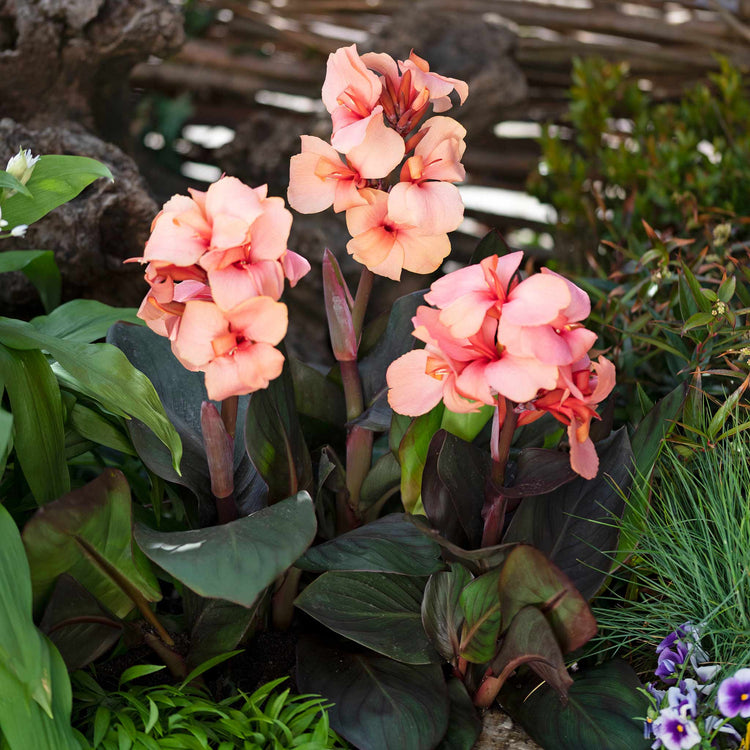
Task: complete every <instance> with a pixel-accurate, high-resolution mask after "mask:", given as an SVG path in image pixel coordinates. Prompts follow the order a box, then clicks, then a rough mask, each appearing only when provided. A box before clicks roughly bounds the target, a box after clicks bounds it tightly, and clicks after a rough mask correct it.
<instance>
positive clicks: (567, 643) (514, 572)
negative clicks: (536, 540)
mask: <svg viewBox="0 0 750 750" xmlns="http://www.w3.org/2000/svg"><path fill="white" fill-rule="evenodd" d="M499 589H500V609H501V612H502V620H503V628H504V629H506V628H508V626H509V625H510V623H511V622H512V621H513V618H514V617H515V616H516V615H517V614H518V613H519V612H520V611H521V610H522V609H523V608H524V607H526V606H527V605H533V606H535V607H537V608H538V609H541V610H542V612H543V613H544V616H545V617H546V618H547V621H548V622H549V624H550V625H551V626H552V629H553V630H554V631H555V637H556V638H557V641H558V643H559V644H560V648H561V649H562V651H563V653H565V654H567V653H570V652H571V651H575V650H576V649H577V648H580V647H581V646H583V645H584V644H585V643H587V642H588V641H589V640H590V639H591V638H592V637H593V636H594V634H595V633H596V620H595V619H594V616H593V615H592V614H591V610H590V609H589V607H588V604H586V600H585V599H584V598H583V597H582V596H581V594H580V593H579V592H578V591H577V590H576V588H575V586H574V585H573V584H572V582H571V581H570V580H569V579H568V577H567V576H566V575H565V574H564V573H563V572H562V571H561V570H560V569H559V568H557V567H556V566H555V565H554V564H553V563H551V562H550V561H549V560H548V559H547V558H546V557H545V555H544V554H543V553H542V552H540V551H539V550H537V549H534V547H529V546H528V545H525V544H521V545H519V546H517V547H515V548H514V549H513V550H512V551H511V552H510V554H509V555H508V558H507V560H506V561H505V565H503V567H502V571H501V574H500V582H499Z"/></svg>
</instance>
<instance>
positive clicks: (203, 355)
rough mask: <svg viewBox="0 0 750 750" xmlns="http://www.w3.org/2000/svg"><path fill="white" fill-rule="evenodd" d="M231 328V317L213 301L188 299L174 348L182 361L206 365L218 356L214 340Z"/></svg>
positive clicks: (194, 364)
mask: <svg viewBox="0 0 750 750" xmlns="http://www.w3.org/2000/svg"><path fill="white" fill-rule="evenodd" d="M228 331H229V321H228V320H227V319H226V318H225V317H224V314H223V313H222V312H221V310H219V308H218V307H217V306H216V305H215V304H213V302H204V301H201V300H195V301H190V302H187V303H186V304H185V312H184V313H183V315H182V320H181V322H180V328H179V331H178V333H177V338H176V339H175V340H174V341H173V342H172V351H173V352H174V355H175V356H176V357H177V359H179V360H180V362H182V363H183V364H186V365H191V366H192V367H193V368H199V367H203V366H204V365H205V364H207V363H208V362H210V361H211V360H212V359H215V357H216V354H215V352H214V349H213V346H212V345H211V342H212V341H213V340H214V339H215V338H219V337H220V336H223V335H224V334H226V333H227V332H228Z"/></svg>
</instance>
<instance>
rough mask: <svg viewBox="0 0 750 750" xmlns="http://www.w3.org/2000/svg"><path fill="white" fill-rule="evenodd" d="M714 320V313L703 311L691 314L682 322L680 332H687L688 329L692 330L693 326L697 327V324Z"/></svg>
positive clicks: (706, 323)
mask: <svg viewBox="0 0 750 750" xmlns="http://www.w3.org/2000/svg"><path fill="white" fill-rule="evenodd" d="M715 320H716V316H715V315H711V313H705V312H697V313H695V315H691V316H690V317H689V318H688V319H687V320H686V321H685V322H684V324H683V326H682V333H687V332H688V331H692V330H693V328H698V327H699V326H706V325H708V324H709V323H713V322H714V321H715Z"/></svg>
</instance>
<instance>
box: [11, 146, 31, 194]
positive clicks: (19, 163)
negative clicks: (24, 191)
mask: <svg viewBox="0 0 750 750" xmlns="http://www.w3.org/2000/svg"><path fill="white" fill-rule="evenodd" d="M38 161H39V157H38V156H32V155H31V151H30V150H29V149H27V148H26V149H24V148H22V149H19V151H18V153H17V154H16V155H15V156H12V157H11V158H10V160H9V161H8V166H7V167H6V168H5V171H6V172H8V173H9V174H12V175H13V176H14V177H15V178H16V179H17V180H18V181H19V182H20V183H21V184H22V185H25V184H26V183H27V182H28V181H29V178H30V177H31V173H32V172H33V171H34V165H35V164H36V163H37V162H38Z"/></svg>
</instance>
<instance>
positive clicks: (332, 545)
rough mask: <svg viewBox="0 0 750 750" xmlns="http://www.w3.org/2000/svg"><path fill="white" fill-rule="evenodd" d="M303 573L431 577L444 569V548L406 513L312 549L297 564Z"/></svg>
mask: <svg viewBox="0 0 750 750" xmlns="http://www.w3.org/2000/svg"><path fill="white" fill-rule="evenodd" d="M296 565H297V567H298V568H302V570H313V571H324V570H351V571H371V572H381V573H401V574H403V575H409V576H427V575H430V573H435V572H436V571H438V570H443V569H444V567H445V566H444V565H443V562H442V560H441V559H440V548H439V547H438V545H437V544H435V542H433V541H432V540H430V539H428V538H427V537H426V536H425V535H424V534H423V533H422V532H420V531H419V529H417V528H416V527H415V526H414V524H412V523H411V522H410V521H409V520H408V519H407V518H406V517H405V516H404V514H403V513H392V514H390V515H388V516H384V517H383V518H379V519H378V520H377V521H373V522H372V523H368V524H366V525H365V526H360V527H359V528H357V529H354V530H352V531H349V532H347V533H346V534H342V535H341V536H338V537H336V538H335V539H333V540H331V541H330V542H326V543H325V544H319V545H317V546H315V547H311V548H310V549H309V550H308V551H307V552H306V553H305V554H304V555H303V556H302V557H301V558H300V559H299V560H298V561H297V563H296Z"/></svg>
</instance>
